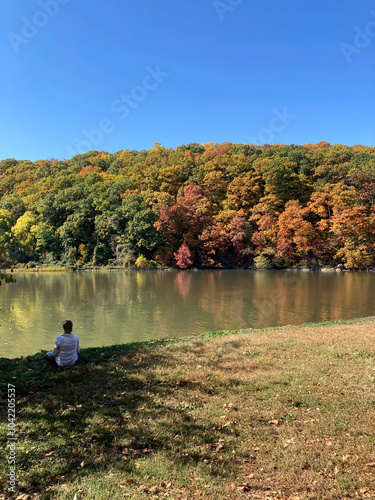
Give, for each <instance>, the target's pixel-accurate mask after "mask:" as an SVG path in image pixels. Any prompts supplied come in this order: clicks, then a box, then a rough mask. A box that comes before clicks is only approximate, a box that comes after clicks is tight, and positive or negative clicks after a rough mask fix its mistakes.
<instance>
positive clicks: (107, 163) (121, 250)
mask: <svg viewBox="0 0 375 500" xmlns="http://www.w3.org/2000/svg"><path fill="white" fill-rule="evenodd" d="M374 199H375V148H373V147H367V146H360V145H357V146H345V145H339V144H335V145H330V144H329V143H326V142H320V143H318V144H305V145H278V144H275V145H272V146H271V145H265V146H255V145H245V144H232V143H223V144H214V143H212V142H211V143H208V144H204V143H203V144H196V143H193V144H188V145H186V146H185V145H182V146H179V147H177V148H176V149H172V148H170V149H167V148H165V147H164V146H162V145H161V144H160V143H156V144H155V145H154V147H153V148H152V149H150V150H147V151H146V150H143V151H130V150H123V151H118V152H117V153H114V154H108V153H107V152H104V151H90V152H88V153H86V154H80V155H76V156H73V158H71V159H64V160H62V161H58V160H55V159H51V160H39V161H35V162H31V161H19V160H15V159H6V160H3V161H1V162H0V248H1V255H2V257H1V258H2V259H3V260H6V261H13V262H15V263H16V264H17V265H20V266H22V265H24V266H36V265H48V266H55V265H64V266H76V267H86V268H90V267H93V266H114V267H116V266H119V267H123V266H125V267H133V266H137V267H146V268H147V267H157V266H163V267H164V266H168V267H170V266H177V267H179V268H190V267H213V268H215V267H216V268H233V267H246V268H248V267H256V268H284V267H290V266H303V267H306V266H313V267H319V266H337V265H341V266H344V267H345V268H347V269H367V268H370V267H372V266H374V264H375V209H374ZM0 264H1V262H0Z"/></svg>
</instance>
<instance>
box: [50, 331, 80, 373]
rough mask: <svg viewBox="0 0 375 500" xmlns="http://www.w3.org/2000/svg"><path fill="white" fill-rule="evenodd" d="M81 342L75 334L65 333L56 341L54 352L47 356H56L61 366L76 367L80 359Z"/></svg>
mask: <svg viewBox="0 0 375 500" xmlns="http://www.w3.org/2000/svg"><path fill="white" fill-rule="evenodd" d="M78 353H79V340H78V337H77V335H76V334H75V333H63V334H62V335H59V336H58V337H57V339H56V340H55V347H54V348H53V351H49V352H48V353H47V356H55V360H56V363H57V364H58V365H59V366H69V365H74V363H75V362H76V361H77V359H78Z"/></svg>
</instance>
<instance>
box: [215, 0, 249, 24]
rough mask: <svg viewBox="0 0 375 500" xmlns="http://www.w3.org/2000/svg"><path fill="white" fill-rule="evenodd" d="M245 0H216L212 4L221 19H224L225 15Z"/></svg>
mask: <svg viewBox="0 0 375 500" xmlns="http://www.w3.org/2000/svg"><path fill="white" fill-rule="evenodd" d="M242 2H243V0H226V1H225V2H224V1H223V0H214V1H213V2H212V5H213V7H214V9H215V11H216V14H217V15H218V16H219V19H220V21H224V16H225V14H226V13H227V12H233V11H234V9H235V7H238V6H239V5H241V3H242Z"/></svg>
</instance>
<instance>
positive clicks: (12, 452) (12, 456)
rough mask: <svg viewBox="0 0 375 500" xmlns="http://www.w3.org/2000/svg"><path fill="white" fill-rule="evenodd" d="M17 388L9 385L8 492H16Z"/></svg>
mask: <svg viewBox="0 0 375 500" xmlns="http://www.w3.org/2000/svg"><path fill="white" fill-rule="evenodd" d="M15 422H16V388H15V386H14V385H13V384H8V431H7V445H6V448H7V452H8V455H7V461H8V469H9V472H8V473H7V485H8V491H9V492H11V493H15V492H16V441H17V436H16V424H15Z"/></svg>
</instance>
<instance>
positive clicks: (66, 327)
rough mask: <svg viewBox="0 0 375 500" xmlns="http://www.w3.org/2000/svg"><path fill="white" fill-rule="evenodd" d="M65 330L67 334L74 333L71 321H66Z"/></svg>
mask: <svg viewBox="0 0 375 500" xmlns="http://www.w3.org/2000/svg"><path fill="white" fill-rule="evenodd" d="M63 328H64V332H67V333H71V332H72V330H73V323H72V322H71V321H70V319H67V320H66V321H64V323H63Z"/></svg>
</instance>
